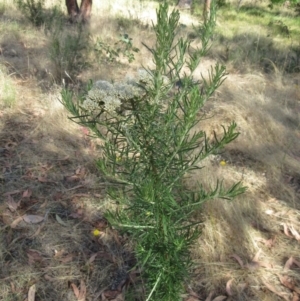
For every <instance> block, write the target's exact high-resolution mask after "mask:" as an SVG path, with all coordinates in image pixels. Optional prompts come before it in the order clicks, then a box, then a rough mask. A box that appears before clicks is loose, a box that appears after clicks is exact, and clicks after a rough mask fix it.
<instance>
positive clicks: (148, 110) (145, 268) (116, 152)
mask: <svg viewBox="0 0 300 301" xmlns="http://www.w3.org/2000/svg"><path fill="white" fill-rule="evenodd" d="M213 20H214V16H211V20H209V21H208V22H207V23H206V25H205V26H206V32H211V29H212V26H213V24H214V21H213ZM178 22H179V12H178V11H176V10H174V11H172V12H171V14H170V15H168V5H167V4H166V3H164V4H160V6H159V9H158V11H157V25H155V26H154V31H155V34H156V45H155V47H154V48H153V49H152V48H149V47H147V48H148V49H149V50H150V52H151V55H152V57H153V61H154V63H155V69H154V70H150V69H141V70H140V71H139V72H138V75H137V77H136V79H128V80H125V81H123V82H116V83H109V82H107V81H98V82H96V83H94V84H93V83H90V84H89V86H88V88H87V92H86V93H83V94H82V95H74V94H73V93H72V91H70V90H67V89H66V90H63V92H62V101H63V104H64V105H65V107H66V108H67V109H68V110H69V112H71V113H72V115H73V116H74V117H72V118H71V119H72V120H74V121H75V122H78V123H80V124H83V125H85V126H88V127H89V128H90V129H91V130H92V131H93V132H94V134H95V135H96V136H97V137H100V138H102V139H103V140H104V144H103V146H102V156H101V158H100V159H99V160H98V162H97V165H98V167H99V169H100V170H101V171H102V172H103V173H104V174H105V175H106V176H107V178H108V179H109V180H111V181H113V182H114V183H115V185H114V189H113V190H110V191H109V193H110V196H111V198H112V199H114V200H115V201H116V202H117V204H118V205H117V207H118V208H117V210H116V211H109V212H107V213H106V216H107V218H108V220H109V221H110V223H111V225H113V226H114V227H116V228H117V229H119V230H120V231H125V232H126V233H129V234H130V235H131V237H132V239H133V241H134V245H135V254H136V257H137V259H138V266H139V270H140V271H141V273H142V277H143V278H144V279H145V280H146V282H145V283H146V284H145V292H146V294H147V296H144V298H143V300H147V301H148V300H157V301H158V300H159V301H176V300H181V293H182V292H183V290H184V286H183V285H184V281H185V280H186V279H187V277H188V276H189V268H190V266H191V264H192V260H191V257H190V253H189V248H190V246H191V245H192V244H193V242H194V241H195V239H197V238H198V236H199V234H200V232H199V229H198V227H197V224H198V223H199V221H193V220H192V214H193V212H194V211H195V210H196V209H197V208H200V207H201V205H202V204H203V203H205V202H207V201H209V200H211V199H214V198H223V199H232V198H234V197H235V196H236V195H238V194H240V193H242V192H244V190H245V188H244V187H242V185H241V183H236V184H234V185H233V186H232V187H229V188H227V189H226V188H225V187H224V185H223V183H222V181H219V182H218V183H217V185H216V187H214V188H212V189H211V190H210V191H205V190H204V189H203V187H202V186H201V184H199V189H198V190H197V191H190V190H189V189H187V187H186V186H185V184H184V181H183V179H184V176H185V175H186V174H187V173H189V172H191V171H192V170H195V169H199V168H202V167H201V161H202V160H203V159H205V158H206V157H207V156H209V155H210V154H214V153H216V152H218V151H219V150H220V149H222V148H223V147H224V146H225V145H226V144H228V143H230V142H231V141H232V140H234V139H235V138H237V137H238V133H237V132H236V131H235V129H236V124H235V123H234V122H232V123H231V124H230V125H229V126H228V127H227V128H226V127H223V135H222V136H221V137H220V136H218V135H217V134H216V133H215V135H214V139H213V140H212V141H211V140H209V138H208V137H207V135H206V133H205V132H204V131H199V132H195V131H194V127H195V125H197V124H198V123H199V122H201V120H203V119H204V116H201V115H200V116H199V112H200V109H201V108H202V106H203V105H204V103H205V102H206V101H207V100H208V99H209V98H210V96H211V95H212V94H213V93H214V91H215V90H216V89H217V88H218V87H219V86H220V85H221V84H222V82H223V81H224V77H225V68H224V67H223V66H220V65H216V66H215V68H212V69H211V70H210V76H209V79H208V80H206V79H204V78H203V79H202V88H201V89H200V86H199V83H198V82H196V81H195V79H194V76H193V74H194V72H195V70H196V67H197V66H198V65H199V62H200V60H201V58H202V57H203V56H204V55H205V54H206V53H207V51H208V50H209V41H210V35H208V34H203V35H202V48H201V49H196V50H195V49H193V50H192V49H191V47H190V42H189V41H188V40H186V39H183V38H179V39H177V40H176V29H177V26H178ZM184 67H185V68H187V69H188V72H184V71H183V68H184Z"/></svg>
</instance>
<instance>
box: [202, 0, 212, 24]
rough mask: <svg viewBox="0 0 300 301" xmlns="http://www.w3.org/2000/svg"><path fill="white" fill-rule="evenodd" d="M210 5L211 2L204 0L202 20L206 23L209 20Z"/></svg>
mask: <svg viewBox="0 0 300 301" xmlns="http://www.w3.org/2000/svg"><path fill="white" fill-rule="evenodd" d="M210 3H211V0H204V9H203V19H204V23H206V22H207V21H208V20H209V18H210Z"/></svg>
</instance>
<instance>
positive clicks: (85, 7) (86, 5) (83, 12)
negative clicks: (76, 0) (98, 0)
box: [80, 0, 93, 21]
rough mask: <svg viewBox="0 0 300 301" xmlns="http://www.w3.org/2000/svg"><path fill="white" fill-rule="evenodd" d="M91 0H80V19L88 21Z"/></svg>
mask: <svg viewBox="0 0 300 301" xmlns="http://www.w3.org/2000/svg"><path fill="white" fill-rule="evenodd" d="M92 4H93V2H92V0H82V1H81V5H80V18H81V20H82V21H88V20H89V18H90V16H91V11H92Z"/></svg>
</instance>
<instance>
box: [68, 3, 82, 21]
mask: <svg viewBox="0 0 300 301" xmlns="http://www.w3.org/2000/svg"><path fill="white" fill-rule="evenodd" d="M66 5H67V9H68V15H69V16H70V18H71V19H75V18H76V17H77V15H78V14H79V7H78V4H77V0H66Z"/></svg>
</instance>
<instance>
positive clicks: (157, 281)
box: [146, 272, 161, 301]
mask: <svg viewBox="0 0 300 301" xmlns="http://www.w3.org/2000/svg"><path fill="white" fill-rule="evenodd" d="M160 277H161V272H160V273H159V276H158V278H157V280H156V282H155V284H154V286H153V288H152V290H151V292H150V294H149V296H148V298H147V299H146V301H149V300H150V299H151V297H152V295H153V293H154V291H155V289H156V287H157V285H158V283H159V281H160Z"/></svg>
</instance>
